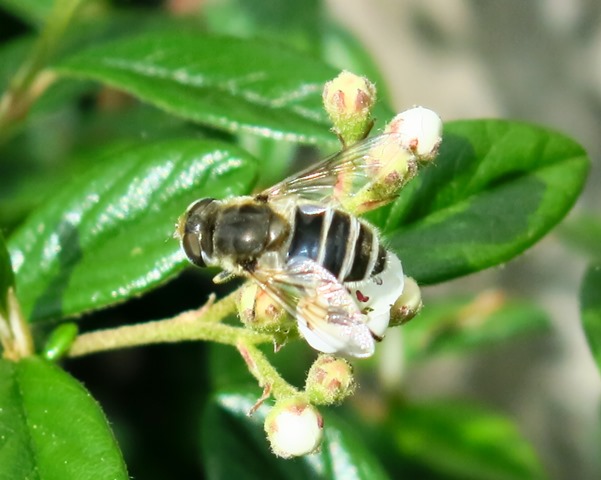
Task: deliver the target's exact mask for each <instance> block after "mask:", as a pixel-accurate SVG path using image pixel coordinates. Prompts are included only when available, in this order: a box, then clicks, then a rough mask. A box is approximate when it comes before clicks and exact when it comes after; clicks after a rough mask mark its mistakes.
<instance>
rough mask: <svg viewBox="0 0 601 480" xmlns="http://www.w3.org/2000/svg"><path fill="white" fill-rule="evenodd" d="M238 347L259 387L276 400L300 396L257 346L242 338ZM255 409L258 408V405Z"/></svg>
mask: <svg viewBox="0 0 601 480" xmlns="http://www.w3.org/2000/svg"><path fill="white" fill-rule="evenodd" d="M255 343H256V342H255ZM236 346H237V347H238V351H239V352H240V355H242V358H243V359H244V361H245V362H246V365H248V369H249V371H250V373H252V375H253V376H254V377H255V378H256V379H257V380H258V381H259V386H261V387H264V388H267V391H268V392H270V393H271V394H272V395H273V396H274V398H275V399H276V400H277V399H280V398H288V397H291V396H293V395H296V394H298V390H297V389H296V388H294V387H293V386H292V385H290V384H289V383H288V382H287V381H286V380H284V379H283V378H282V377H281V376H280V374H279V373H278V371H277V370H276V369H275V368H274V367H273V365H272V364H271V363H270V362H269V360H268V359H267V357H266V356H265V354H264V353H263V352H261V350H259V349H258V348H257V347H256V346H254V345H252V344H251V343H250V342H248V341H247V340H246V339H242V338H241V339H240V340H239V341H238V343H237V345H236ZM263 400H264V399H263ZM260 401H261V400H260ZM255 407H258V405H256V406H255Z"/></svg>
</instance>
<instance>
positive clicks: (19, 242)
mask: <svg viewBox="0 0 601 480" xmlns="http://www.w3.org/2000/svg"><path fill="white" fill-rule="evenodd" d="M89 161H90V164H92V165H94V166H93V167H92V168H90V169H89V170H88V171H86V172H85V173H84V174H83V175H81V176H80V177H79V178H77V179H75V180H73V181H71V182H70V183H69V184H67V185H65V186H64V188H63V189H62V191H60V192H57V194H56V195H55V196H54V197H53V198H52V199H51V200H49V201H48V202H47V203H46V204H45V205H44V206H43V207H42V208H40V209H38V210H37V211H36V212H35V213H34V214H33V215H32V216H30V217H29V218H28V220H27V221H26V222H25V223H24V224H23V225H22V226H21V227H20V228H19V229H18V230H17V231H16V232H15V233H14V234H13V235H12V237H11V238H10V240H9V250H10V253H11V257H12V260H13V265H14V267H15V273H16V283H17V286H18V288H19V292H20V299H21V305H22V307H23V310H24V313H25V315H26V316H27V317H29V318H30V320H31V321H32V322H36V321H42V320H47V319H52V318H60V317H64V316H72V315H78V314H81V313H82V312H85V311H88V310H91V309H96V308H101V307H104V306H107V305H111V304H114V303H117V302H120V301H123V300H125V299H128V298H131V297H132V296H134V295H139V294H140V293H142V292H144V291H147V290H149V289H151V288H153V287H155V286H157V285H158V284H160V283H163V282H165V281H166V280H167V279H168V278H169V277H171V276H173V275H174V274H175V273H177V272H178V271H180V270H182V269H183V268H184V267H185V266H187V265H188V262H187V261H186V260H184V258H183V254H182V253H181V252H180V248H179V244H178V242H177V241H176V240H175V239H173V238H172V235H173V231H174V228H175V227H174V225H175V222H176V221H177V218H178V216H179V215H181V214H182V213H183V212H184V210H185V209H186V207H187V206H188V204H189V203H191V202H192V201H193V200H195V199H197V198H199V197H203V196H214V197H219V198H222V197H227V196H232V195H241V194H245V193H248V192H249V190H250V189H251V187H252V185H253V184H254V181H255V178H256V166H255V162H254V160H253V159H251V158H250V157H249V156H248V155H247V154H246V153H245V152H243V151H241V150H239V149H237V148H235V147H233V146H231V145H228V144H224V143H221V142H216V141H209V140H169V141H163V142H157V143H149V144H147V145H144V146H138V147H121V148H113V149H108V152H107V151H105V152H104V154H103V155H98V156H97V157H92V158H90V159H89Z"/></svg>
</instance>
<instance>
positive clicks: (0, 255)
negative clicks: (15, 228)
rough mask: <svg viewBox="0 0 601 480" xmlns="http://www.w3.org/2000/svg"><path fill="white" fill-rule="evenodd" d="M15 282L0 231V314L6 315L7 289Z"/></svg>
mask: <svg viewBox="0 0 601 480" xmlns="http://www.w3.org/2000/svg"><path fill="white" fill-rule="evenodd" d="M14 284H15V276H14V274H13V269H12V265H11V263H10V256H9V254H8V250H7V249H6V244H5V243H4V237H3V235H2V232H0V316H3V315H4V316H6V313H7V293H8V289H9V288H11V287H13V286H14Z"/></svg>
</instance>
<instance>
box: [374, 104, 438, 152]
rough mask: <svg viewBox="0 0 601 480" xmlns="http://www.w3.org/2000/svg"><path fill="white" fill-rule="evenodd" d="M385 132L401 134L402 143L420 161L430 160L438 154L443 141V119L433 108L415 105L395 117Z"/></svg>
mask: <svg viewBox="0 0 601 480" xmlns="http://www.w3.org/2000/svg"><path fill="white" fill-rule="evenodd" d="M384 132H385V133H398V134H400V136H401V145H402V146H403V147H404V148H406V149H407V150H409V151H410V152H412V153H413V154H414V155H415V156H416V157H417V159H418V160H419V161H421V162H428V161H430V160H432V159H434V157H436V155H437V154H438V148H439V147H440V143H441V142H442V120H441V119H440V117H439V116H438V115H437V114H436V113H435V112H433V111H432V110H429V109H427V108H424V107H414V108H411V109H409V110H405V111H404V112H401V113H399V114H398V115H397V116H396V117H394V118H393V119H392V120H391V121H390V123H388V125H387V126H386V128H385V130H384Z"/></svg>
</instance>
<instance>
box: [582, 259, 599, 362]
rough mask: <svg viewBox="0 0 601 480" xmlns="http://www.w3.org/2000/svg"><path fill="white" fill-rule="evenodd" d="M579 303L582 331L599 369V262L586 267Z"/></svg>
mask: <svg viewBox="0 0 601 480" xmlns="http://www.w3.org/2000/svg"><path fill="white" fill-rule="evenodd" d="M580 305H581V309H582V323H583V326H584V332H585V333H586V338H587V340H588V344H589V346H590V348H591V352H592V353H593V356H594V357H595V361H596V362H597V367H598V368H599V370H600V371H601V263H597V264H592V265H590V266H589V268H588V269H587V271H586V273H585V275H584V280H583V282H582V287H581V290H580Z"/></svg>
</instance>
